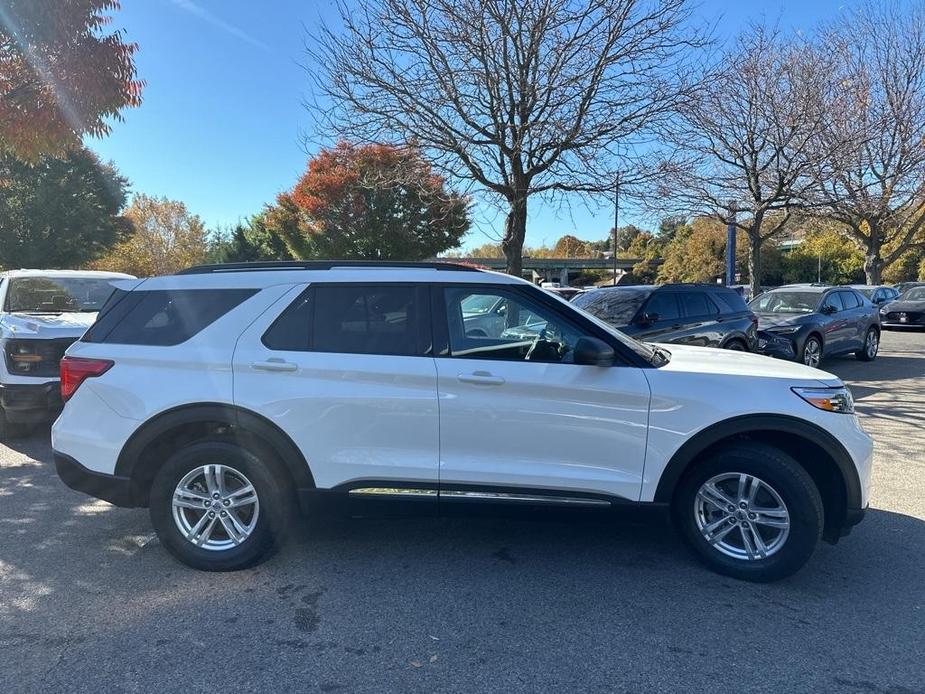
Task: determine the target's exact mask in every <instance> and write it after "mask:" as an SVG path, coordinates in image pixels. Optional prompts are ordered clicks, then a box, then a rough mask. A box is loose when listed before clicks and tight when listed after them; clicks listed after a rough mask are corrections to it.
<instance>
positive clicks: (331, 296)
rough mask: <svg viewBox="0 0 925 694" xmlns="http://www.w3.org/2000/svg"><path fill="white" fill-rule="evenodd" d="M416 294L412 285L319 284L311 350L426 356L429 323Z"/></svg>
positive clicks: (315, 298) (312, 326)
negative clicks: (426, 334) (423, 342)
mask: <svg viewBox="0 0 925 694" xmlns="http://www.w3.org/2000/svg"><path fill="white" fill-rule="evenodd" d="M416 294H417V291H416V289H415V287H413V286H406V285H358V284H357V285H325V284H319V285H317V286H316V287H315V297H314V302H315V306H314V312H313V319H312V321H311V350H312V351H314V352H341V353H348V354H389V355H398V356H418V355H421V354H423V348H422V339H423V328H424V321H423V320H422V316H421V310H420V308H421V306H420V302H419V301H417V300H416V298H415V297H416ZM427 327H428V332H429V325H428V326H427Z"/></svg>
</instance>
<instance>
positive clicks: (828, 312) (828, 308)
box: [821, 304, 835, 316]
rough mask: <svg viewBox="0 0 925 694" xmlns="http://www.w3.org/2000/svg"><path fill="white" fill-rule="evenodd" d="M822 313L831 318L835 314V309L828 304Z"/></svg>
mask: <svg viewBox="0 0 925 694" xmlns="http://www.w3.org/2000/svg"><path fill="white" fill-rule="evenodd" d="M821 312H822V313H824V314H825V315H827V316H831V315H832V314H833V313H835V307H834V306H832V305H831V304H826V305H825V306H823V307H822V311H821Z"/></svg>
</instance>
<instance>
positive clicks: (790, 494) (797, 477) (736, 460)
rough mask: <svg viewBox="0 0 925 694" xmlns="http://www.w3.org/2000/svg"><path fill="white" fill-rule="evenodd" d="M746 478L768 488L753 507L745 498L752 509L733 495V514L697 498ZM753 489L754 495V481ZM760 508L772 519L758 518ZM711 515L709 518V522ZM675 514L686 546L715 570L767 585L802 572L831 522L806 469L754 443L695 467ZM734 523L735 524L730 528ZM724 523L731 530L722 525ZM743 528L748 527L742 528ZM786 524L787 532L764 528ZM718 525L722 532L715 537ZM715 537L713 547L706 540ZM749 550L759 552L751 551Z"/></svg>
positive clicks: (740, 445)
mask: <svg viewBox="0 0 925 694" xmlns="http://www.w3.org/2000/svg"><path fill="white" fill-rule="evenodd" d="M743 475H744V476H745V478H746V480H751V479H758V480H760V482H761V483H762V484H763V485H765V486H762V487H760V491H759V492H758V494H757V496H756V497H755V501H754V502H753V503H752V504H751V505H748V501H747V499H746V505H747V506H746V508H741V507H740V506H739V501H740V497H739V496H738V495H737V494H734V493H729V494H726V495H725V498H727V499H730V500H731V501H733V502H734V505H735V507H736V509H735V512H733V513H731V514H730V513H729V511H728V509H729V506H726V508H725V509H722V510H721V509H720V505H719V504H717V503H715V502H712V501H710V502H708V501H704V500H703V498H704V497H703V496H698V494H699V493H700V492H701V491H703V490H705V489H706V487H705V485H706V484H708V483H712V484H713V485H714V487H715V488H718V489H719V490H720V491H723V490H724V489H727V490H729V489H736V488H737V487H738V484H739V482H738V480H739V478H740V476H743ZM727 477H728V479H727ZM717 480H718V481H717ZM746 489H747V490H750V489H751V483H750V482H749V483H748V484H747V485H746ZM769 490H770V491H769ZM772 492H773V494H776V495H777V496H776V498H775V497H774V496H773V495H772ZM707 496H710V497H711V498H715V497H713V496H712V494H707ZM746 496H747V494H746ZM723 503H725V502H723ZM781 504H782V506H781ZM759 508H760V509H764V510H765V511H767V514H764V513H752V512H751V509H759ZM704 509H706V510H707V511H708V512H709V514H710V515H705V514H704ZM672 511H673V515H674V520H675V523H676V524H677V526H678V529H679V530H680V532H681V534H682V535H683V536H684V539H685V540H686V542H687V544H688V545H689V546H690V547H691V548H692V549H693V551H694V553H695V554H696V555H697V556H698V557H699V558H700V559H701V561H703V562H704V563H705V564H706V565H707V566H708V567H710V568H711V569H713V570H714V571H716V572H717V573H720V574H724V575H726V576H732V577H733V578H738V579H741V580H744V581H753V582H760V583H763V582H769V581H776V580H779V579H782V578H785V577H787V576H790V575H791V574H793V573H795V572H796V571H798V570H799V569H800V568H802V567H803V565H804V564H806V562H807V561H809V558H810V557H811V556H812V554H813V552H814V551H815V549H816V546H817V545H818V544H819V540H820V538H821V537H822V529H823V523H824V513H823V512H824V510H823V505H822V498H821V496H820V495H819V490H818V489H817V488H816V485H815V484H814V482H813V480H812V478H811V477H810V476H809V474H808V473H807V472H806V470H804V469H803V468H802V467H801V466H800V465H799V463H797V462H796V461H795V460H794V459H793V458H791V457H790V456H789V455H787V454H786V453H784V452H782V451H780V450H778V449H776V448H773V447H771V446H768V445H765V444H760V443H753V442H741V443H736V444H731V445H729V446H726V447H724V448H721V449H719V450H718V451H716V452H715V453H713V454H712V455H710V457H709V458H707V459H704V460H702V461H701V462H699V463H696V464H695V467H693V468H692V469H691V471H690V472H689V473H688V474H686V475H685V476H684V478H683V479H682V481H681V484H680V485H679V487H678V490H677V493H676V494H675V496H674V502H673V508H672ZM781 511H782V512H783V514H785V517H784V516H782V515H781ZM730 517H732V518H734V519H735V520H736V522H735V523H730V522H729V518H730ZM753 517H754V518H756V519H759V518H763V519H764V522H763V523H762V522H761V521H759V520H754V521H752V520H751V519H752V518H753ZM723 518H725V519H726V521H725V523H721V522H720V521H721V519H723ZM743 521H745V523H747V524H748V525H747V526H745V527H743V526H742V522H743ZM784 522H786V523H787V527H786V528H782V527H770V526H768V525H765V523H777V524H778V525H781V524H782V523H784ZM716 526H718V529H716V530H713V531H710V528H711V527H716ZM727 526H729V527H728V528H727ZM753 529H754V530H753ZM711 532H712V535H713V539H714V541H713V542H710V541H709V540H708V539H707V536H706V535H707V534H708V533H711ZM756 532H757V533H760V535H759V538H760V540H761V542H762V543H764V544H765V549H766V550H767V551H766V552H765V555H764V556H762V552H761V551H760V549H759V544H758V542H757V541H755V539H754V537H755V535H754V533H756ZM746 535H748V537H749V538H750V539H749V541H748V542H746V541H745V537H746ZM749 543H750V544H751V549H752V550H753V551H749V548H748V544H749Z"/></svg>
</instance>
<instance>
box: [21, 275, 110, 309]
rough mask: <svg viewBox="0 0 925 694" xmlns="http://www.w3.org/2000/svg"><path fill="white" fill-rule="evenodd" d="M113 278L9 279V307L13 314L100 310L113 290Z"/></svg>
mask: <svg viewBox="0 0 925 694" xmlns="http://www.w3.org/2000/svg"><path fill="white" fill-rule="evenodd" d="M110 282H112V280H111V279H101V278H95V277H16V278H14V279H12V280H10V285H9V289H8V291H7V294H6V310H7V311H9V312H11V313H65V312H71V311H81V312H96V311H99V310H100V308H101V307H102V305H103V304H104V303H106V299H108V298H109V295H110V294H112V292H113V286H112V284H110Z"/></svg>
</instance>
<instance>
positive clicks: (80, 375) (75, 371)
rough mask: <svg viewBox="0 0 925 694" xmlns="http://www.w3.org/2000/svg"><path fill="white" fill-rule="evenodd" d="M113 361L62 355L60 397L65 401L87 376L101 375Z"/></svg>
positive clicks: (109, 367)
mask: <svg viewBox="0 0 925 694" xmlns="http://www.w3.org/2000/svg"><path fill="white" fill-rule="evenodd" d="M114 363H115V362H112V361H110V360H109V359H84V358H82V357H64V359H62V360H61V399H62V400H64V401H65V402H67V401H68V400H70V398H71V396H72V395H73V394H74V392H75V391H76V390H77V389H78V388H79V387H80V384H81V383H83V382H84V381H86V380H87V379H88V378H93V377H95V376H102V375H103V374H104V373H106V372H107V371H109V369H111V368H112V365H113V364H114Z"/></svg>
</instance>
